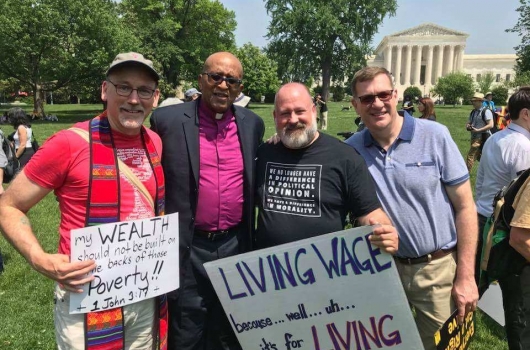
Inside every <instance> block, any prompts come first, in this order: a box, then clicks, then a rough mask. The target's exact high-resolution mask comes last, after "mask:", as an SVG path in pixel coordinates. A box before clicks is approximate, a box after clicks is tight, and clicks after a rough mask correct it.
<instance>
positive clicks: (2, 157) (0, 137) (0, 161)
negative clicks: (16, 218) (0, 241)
mask: <svg viewBox="0 0 530 350" xmlns="http://www.w3.org/2000/svg"><path fill="white" fill-rule="evenodd" d="M4 138H5V135H4V132H3V131H2V130H0V195H2V194H3V193H4V186H3V185H2V183H3V182H4V181H3V180H4V167H5V166H6V165H7V157H6V154H5V153H4V150H3V148H2V144H3V142H4ZM3 271H4V259H2V252H0V273H2V272H3Z"/></svg>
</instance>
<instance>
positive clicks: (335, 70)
mask: <svg viewBox="0 0 530 350" xmlns="http://www.w3.org/2000/svg"><path fill="white" fill-rule="evenodd" d="M265 8H266V9H267V12H268V13H269V15H270V16H271V18H272V19H271V23H270V25H269V28H268V33H267V37H268V38H269V39H270V40H271V41H270V43H269V46H268V48H267V52H268V54H269V55H270V57H272V58H273V59H274V60H275V61H276V62H278V67H279V70H280V71H279V74H280V79H281V80H283V81H284V82H285V81H300V82H305V81H306V80H307V79H308V78H309V77H319V76H320V77H321V79H322V96H323V97H324V99H326V100H327V99H328V93H329V87H330V84H331V81H332V80H333V81H334V82H338V83H342V82H343V81H344V80H345V76H347V75H353V73H354V72H355V71H356V68H359V67H361V66H364V65H365V63H366V56H367V54H369V53H370V52H371V48H370V42H371V40H372V38H373V36H374V34H375V33H376V32H377V29H378V26H379V25H380V24H381V22H382V21H383V19H384V17H385V16H387V15H394V13H395V11H396V8H397V3H396V0H380V1H372V0H328V1H321V0H265Z"/></svg>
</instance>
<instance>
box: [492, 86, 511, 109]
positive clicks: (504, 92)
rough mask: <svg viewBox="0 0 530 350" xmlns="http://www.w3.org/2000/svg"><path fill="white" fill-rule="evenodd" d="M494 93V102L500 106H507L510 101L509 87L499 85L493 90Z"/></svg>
mask: <svg viewBox="0 0 530 350" xmlns="http://www.w3.org/2000/svg"><path fill="white" fill-rule="evenodd" d="M491 93H492V94H493V102H495V104H496V105H498V106H505V105H506V101H508V88H507V87H506V86H503V85H498V86H496V87H494V88H493V89H492V90H491Z"/></svg>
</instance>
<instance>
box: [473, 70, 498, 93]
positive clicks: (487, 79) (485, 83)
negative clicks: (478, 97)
mask: <svg viewBox="0 0 530 350" xmlns="http://www.w3.org/2000/svg"><path fill="white" fill-rule="evenodd" d="M494 81H495V76H494V75H493V73H492V72H487V73H486V74H484V75H482V77H481V78H480V81H477V85H478V89H479V91H480V92H482V93H483V94H486V93H487V92H490V91H491V86H492V84H493V82H494Z"/></svg>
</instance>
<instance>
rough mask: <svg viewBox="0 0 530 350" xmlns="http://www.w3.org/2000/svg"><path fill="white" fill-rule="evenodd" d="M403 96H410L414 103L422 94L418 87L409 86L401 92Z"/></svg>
mask: <svg viewBox="0 0 530 350" xmlns="http://www.w3.org/2000/svg"><path fill="white" fill-rule="evenodd" d="M403 96H410V97H412V100H413V101H414V100H415V99H417V98H421V96H422V93H421V90H420V88H419V87H417V86H409V87H408V88H406V89H405V91H403Z"/></svg>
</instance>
